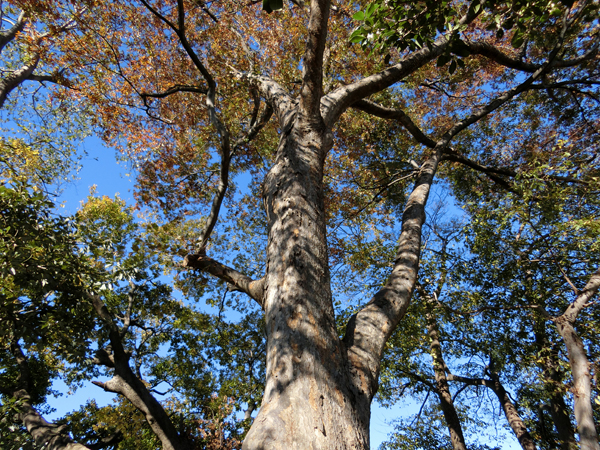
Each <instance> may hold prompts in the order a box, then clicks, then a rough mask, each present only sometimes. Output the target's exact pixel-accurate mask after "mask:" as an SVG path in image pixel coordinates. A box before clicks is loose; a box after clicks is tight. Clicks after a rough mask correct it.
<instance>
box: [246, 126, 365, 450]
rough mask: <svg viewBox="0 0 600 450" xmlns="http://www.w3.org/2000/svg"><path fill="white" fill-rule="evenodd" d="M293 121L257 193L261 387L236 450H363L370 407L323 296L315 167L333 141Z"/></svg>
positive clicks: (324, 264)
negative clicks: (262, 266) (263, 226)
mask: <svg viewBox="0 0 600 450" xmlns="http://www.w3.org/2000/svg"><path fill="white" fill-rule="evenodd" d="M311 119H312V120H306V119H305V118H304V117H303V116H301V115H300V117H298V119H297V120H295V121H294V122H293V124H292V125H291V127H290V129H289V131H288V132H286V133H285V134H284V135H283V136H282V137H281V140H280V143H279V148H278V151H277V158H276V160H275V164H274V166H273V168H272V169H271V170H270V172H269V174H268V175H267V177H266V179H265V181H264V184H263V198H264V202H265V205H266V208H267V220H268V227H269V240H268V246H267V269H266V277H265V299H264V308H265V320H266V331H267V336H268V338H267V364H266V376H267V378H266V385H265V393H264V396H263V400H262V405H261V408H260V410H259V413H258V415H257V417H256V419H255V420H254V422H253V425H252V428H251V429H250V432H249V433H248V436H247V437H246V439H245V441H244V447H243V448H244V449H280V448H298V449H311V448H312V449H328V448H339V449H350V448H368V445H369V434H368V427H369V403H370V399H367V398H366V396H365V395H364V393H359V392H358V391H357V389H356V387H355V386H354V385H353V382H352V379H351V377H350V373H349V364H348V360H347V355H346V351H345V348H344V345H343V344H342V343H341V341H340V340H339V338H338V336H337V330H336V325H335V321H334V314H333V304H332V298H331V291H330V288H329V286H330V275H329V264H328V256H327V241H326V230H325V211H324V198H323V195H324V194H323V185H322V183H323V164H324V158H325V155H326V153H327V151H328V150H329V149H330V147H331V145H332V137H331V133H330V132H329V130H326V129H325V127H324V125H323V124H322V123H319V122H318V121H315V120H314V118H311Z"/></svg>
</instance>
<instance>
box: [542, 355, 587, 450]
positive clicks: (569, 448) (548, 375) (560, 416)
mask: <svg viewBox="0 0 600 450" xmlns="http://www.w3.org/2000/svg"><path fill="white" fill-rule="evenodd" d="M558 367H559V364H558V356H557V355H556V354H555V353H554V352H553V351H550V352H549V354H548V356H547V357H546V358H544V359H543V367H542V369H543V371H544V372H543V373H544V380H545V384H546V386H548V396H549V400H550V405H549V408H548V409H549V412H550V415H551V416H552V421H553V422H554V426H555V428H556V432H557V434H558V440H559V442H560V448H561V450H575V449H577V448H578V445H577V440H576V439H575V430H574V429H573V424H572V423H571V418H570V414H569V411H570V408H569V407H568V406H567V404H566V403H565V399H564V382H563V380H562V379H561V377H560V373H559V372H558Z"/></svg>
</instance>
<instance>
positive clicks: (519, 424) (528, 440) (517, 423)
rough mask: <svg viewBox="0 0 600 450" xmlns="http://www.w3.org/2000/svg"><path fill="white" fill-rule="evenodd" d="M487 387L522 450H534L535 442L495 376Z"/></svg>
mask: <svg viewBox="0 0 600 450" xmlns="http://www.w3.org/2000/svg"><path fill="white" fill-rule="evenodd" d="M489 387H491V388H492V390H493V391H494V394H496V397H498V401H500V405H502V410H503V411H504V416H505V417H506V420H507V421H508V424H509V425H510V428H511V429H512V430H513V432H514V433H515V436H516V437H517V439H518V441H519V444H521V447H522V448H523V450H536V448H537V447H536V445H535V442H533V439H532V437H531V435H530V434H529V431H527V427H526V426H525V424H524V423H523V419H521V416H520V415H519V413H518V411H517V408H515V405H514V404H513V402H512V401H511V400H510V397H509V396H508V392H506V389H504V386H503V385H502V383H500V379H499V377H498V375H497V374H493V376H492V383H490V384H489Z"/></svg>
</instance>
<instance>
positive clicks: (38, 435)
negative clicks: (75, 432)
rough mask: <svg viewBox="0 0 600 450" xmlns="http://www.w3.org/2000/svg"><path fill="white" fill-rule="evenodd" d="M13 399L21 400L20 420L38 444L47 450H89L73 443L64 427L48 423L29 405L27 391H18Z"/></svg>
mask: <svg viewBox="0 0 600 450" xmlns="http://www.w3.org/2000/svg"><path fill="white" fill-rule="evenodd" d="M13 397H14V398H16V399H18V400H20V406H19V409H20V413H19V415H18V416H19V420H20V421H21V422H22V423H23V425H24V426H25V428H26V429H27V432H28V433H29V434H30V435H31V437H32V438H33V439H34V440H35V442H36V444H37V445H39V446H40V447H43V448H44V449H45V450H89V448H88V447H86V446H85V445H81V444H78V443H76V442H73V440H72V439H71V438H70V437H69V435H68V434H66V433H65V432H64V431H63V429H62V427H60V426H57V425H55V424H53V423H50V422H48V421H46V419H44V418H43V417H42V415H41V414H40V413H39V412H37V411H36V410H35V408H34V407H33V406H31V404H30V403H29V395H28V394H27V392H26V391H25V390H20V391H17V392H15V393H14V394H13Z"/></svg>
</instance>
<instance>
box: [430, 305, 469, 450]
mask: <svg viewBox="0 0 600 450" xmlns="http://www.w3.org/2000/svg"><path fill="white" fill-rule="evenodd" d="M427 331H428V333H429V350H430V352H431V357H432V358H433V370H434V372H435V382H436V386H437V389H436V394H437V396H438V397H439V399H440V405H441V407H442V412H443V413H444V418H445V419H446V425H447V426H448V431H449V432H450V440H451V441H452V448H454V450H467V445H466V444H465V437H464V435H463V431H462V426H461V424H460V419H459V418H458V414H457V413H456V408H454V401H453V400H452V394H451V393H450V386H449V385H448V378H447V376H446V368H447V366H446V362H445V361H444V356H443V354H442V347H441V344H440V336H439V331H438V327H437V322H436V320H435V317H434V316H433V313H432V312H429V313H427Z"/></svg>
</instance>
